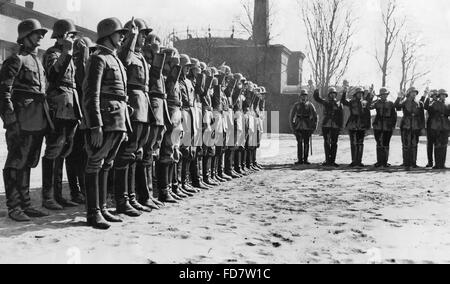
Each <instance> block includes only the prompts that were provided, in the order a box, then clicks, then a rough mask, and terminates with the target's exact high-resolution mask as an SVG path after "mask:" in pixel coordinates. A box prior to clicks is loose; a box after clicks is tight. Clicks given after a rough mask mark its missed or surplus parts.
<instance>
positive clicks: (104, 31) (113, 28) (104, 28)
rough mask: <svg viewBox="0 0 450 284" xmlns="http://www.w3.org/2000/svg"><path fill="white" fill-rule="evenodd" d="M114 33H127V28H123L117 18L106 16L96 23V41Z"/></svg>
mask: <svg viewBox="0 0 450 284" xmlns="http://www.w3.org/2000/svg"><path fill="white" fill-rule="evenodd" d="M114 33H123V34H126V33H128V30H127V29H124V28H123V26H122V23H121V22H120V20H119V19H117V18H107V19H104V20H102V21H101V22H100V23H98V25H97V36H98V39H97V43H98V42H99V41H100V40H102V39H104V38H105V37H108V36H111V35H113V34H114Z"/></svg>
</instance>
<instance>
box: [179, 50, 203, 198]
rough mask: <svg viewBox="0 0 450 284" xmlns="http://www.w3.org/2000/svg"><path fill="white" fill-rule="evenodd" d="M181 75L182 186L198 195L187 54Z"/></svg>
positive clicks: (182, 56) (189, 67)
mask: <svg viewBox="0 0 450 284" xmlns="http://www.w3.org/2000/svg"><path fill="white" fill-rule="evenodd" d="M180 65H181V68H182V69H181V70H182V71H181V75H180V79H179V83H180V91H181V103H182V107H181V116H182V120H181V124H182V127H183V137H182V140H181V147H180V150H181V154H182V166H181V167H182V168H181V186H182V188H183V189H184V190H186V191H188V192H190V193H198V192H199V190H198V189H196V188H194V187H192V186H191V185H190V177H189V172H190V164H191V161H192V160H193V158H194V156H195V150H196V149H195V148H194V147H193V136H194V133H193V129H194V122H193V120H194V116H193V113H194V99H195V96H194V86H193V85H192V81H191V80H189V79H188V78H187V76H188V74H189V72H190V69H191V67H192V66H193V65H192V63H191V59H190V57H189V56H188V55H186V54H181V55H180Z"/></svg>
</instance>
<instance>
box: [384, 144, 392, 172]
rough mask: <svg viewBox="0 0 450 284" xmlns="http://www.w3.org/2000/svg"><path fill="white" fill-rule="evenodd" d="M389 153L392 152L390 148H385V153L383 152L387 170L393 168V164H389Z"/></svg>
mask: <svg viewBox="0 0 450 284" xmlns="http://www.w3.org/2000/svg"><path fill="white" fill-rule="evenodd" d="M389 152H390V147H389V146H387V147H384V152H383V154H384V155H383V167H385V168H389V167H390V166H391V164H389Z"/></svg>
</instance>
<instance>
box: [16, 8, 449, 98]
mask: <svg viewBox="0 0 450 284" xmlns="http://www.w3.org/2000/svg"><path fill="white" fill-rule="evenodd" d="M241 1H243V0H127V1H122V0H35V9H36V10H38V11H42V12H45V13H48V14H50V15H53V16H55V17H59V18H62V17H70V18H73V19H74V20H75V21H76V22H77V24H79V25H81V26H85V27H87V28H90V29H93V30H95V28H96V25H97V23H98V22H99V21H100V20H102V19H104V18H107V17H112V16H115V17H117V18H119V19H120V20H122V21H123V22H125V21H128V20H129V19H131V17H132V16H135V17H139V18H144V19H146V20H147V21H148V22H149V23H150V24H151V26H152V27H154V29H155V31H156V32H157V33H160V34H163V35H164V34H168V33H169V32H171V31H172V30H176V31H182V32H184V31H186V29H187V27H189V28H190V30H191V31H192V30H202V29H203V30H205V29H207V28H208V26H211V28H212V29H213V31H214V30H226V31H225V32H223V35H224V34H227V35H229V34H231V32H230V30H231V27H232V26H233V25H235V26H236V27H238V26H239V19H240V18H241V19H242V18H244V11H243V8H242V6H241ZM302 1H308V0H276V1H275V0H272V1H271V2H272V5H273V8H274V14H275V15H274V16H273V19H272V20H273V22H274V27H273V30H272V34H274V35H275V37H274V39H273V40H272V43H273V44H284V45H286V46H287V47H288V48H290V49H291V50H300V51H303V52H304V53H307V38H306V32H305V28H304V24H303V21H302V19H301V17H300V14H301V13H300V11H301V10H300V9H301V8H300V7H301V4H302ZM324 1H325V0H324ZM346 1H348V2H349V5H350V6H351V9H352V13H353V14H354V16H356V17H357V18H358V21H357V25H358V29H357V34H356V35H355V38H354V42H355V44H356V45H357V46H359V49H358V51H357V52H356V53H355V55H354V56H353V58H352V60H351V62H350V66H349V71H348V72H347V74H346V76H345V77H346V79H347V80H349V81H350V83H351V84H352V85H361V86H370V85H371V84H375V87H376V88H379V87H381V86H380V84H381V72H380V71H379V70H378V68H377V63H376V60H375V57H374V55H375V49H376V47H377V46H378V47H381V44H382V42H383V36H382V25H381V7H382V6H383V5H385V3H386V0H346ZM397 1H398V3H399V7H400V8H399V11H398V16H399V17H402V18H403V17H405V18H406V28H405V29H404V31H403V32H414V34H415V35H416V36H417V37H419V39H420V41H421V43H424V44H425V46H424V48H423V50H422V52H421V56H420V58H421V60H422V64H421V70H423V71H431V73H430V74H429V75H428V76H427V77H426V78H424V79H423V80H421V81H420V82H418V83H417V87H418V88H420V89H424V88H425V85H426V81H431V85H430V87H431V88H446V89H450V1H448V0H397ZM17 2H18V4H23V3H24V2H25V1H24V0H18V1H17ZM213 34H214V33H213ZM310 73H311V72H310V68H309V63H308V62H307V61H305V63H304V74H303V76H304V80H306V81H307V80H308V79H309V77H310ZM400 75H401V72H400V56H399V54H397V55H396V56H395V57H394V58H393V63H392V69H391V70H390V74H389V76H388V87H389V88H391V90H392V91H395V92H397V90H398V89H399V81H400Z"/></svg>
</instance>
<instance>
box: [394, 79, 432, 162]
mask: <svg viewBox="0 0 450 284" xmlns="http://www.w3.org/2000/svg"><path fill="white" fill-rule="evenodd" d="M418 94H419V91H418V90H417V89H416V88H414V87H411V88H409V89H408V91H407V92H406V95H404V94H400V95H399V96H398V98H397V100H396V101H395V107H396V109H397V111H403V118H402V121H401V124H400V130H401V134H402V144H403V166H404V167H405V168H406V170H410V169H411V167H412V168H418V166H417V145H418V144H419V138H420V133H421V131H422V129H424V128H425V114H424V104H423V101H424V100H425V97H423V98H422V100H421V101H419V102H416V97H417V95H418Z"/></svg>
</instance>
